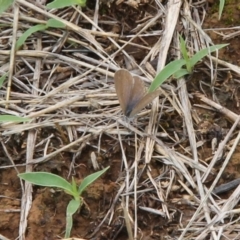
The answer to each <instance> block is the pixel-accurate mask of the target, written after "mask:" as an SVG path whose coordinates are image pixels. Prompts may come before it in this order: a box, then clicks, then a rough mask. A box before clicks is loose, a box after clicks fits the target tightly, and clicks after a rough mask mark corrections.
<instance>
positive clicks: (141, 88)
mask: <svg viewBox="0 0 240 240" xmlns="http://www.w3.org/2000/svg"><path fill="white" fill-rule="evenodd" d="M133 80H134V83H133V88H132V91H131V96H130V101H129V102H128V106H127V109H126V116H128V117H129V116H130V115H132V111H134V108H135V106H136V105H137V104H138V103H139V101H141V99H142V98H143V97H144V95H145V93H146V88H145V85H144V82H143V81H142V79H141V78H140V77H137V76H134V77H133Z"/></svg>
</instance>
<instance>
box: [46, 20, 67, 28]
mask: <svg viewBox="0 0 240 240" xmlns="http://www.w3.org/2000/svg"><path fill="white" fill-rule="evenodd" d="M47 26H48V27H53V28H65V26H66V25H65V24H64V23H62V22H61V21H58V20H57V19H53V18H51V19H49V20H48V21H47Z"/></svg>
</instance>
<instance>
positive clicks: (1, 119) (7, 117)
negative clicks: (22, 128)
mask: <svg viewBox="0 0 240 240" xmlns="http://www.w3.org/2000/svg"><path fill="white" fill-rule="evenodd" d="M30 120H31V119H29V118H24V117H18V116H13V115H0V122H26V121H30Z"/></svg>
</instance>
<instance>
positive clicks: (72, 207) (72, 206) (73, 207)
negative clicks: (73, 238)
mask: <svg viewBox="0 0 240 240" xmlns="http://www.w3.org/2000/svg"><path fill="white" fill-rule="evenodd" d="M81 205H82V200H75V199H72V200H71V201H70V202H69V204H68V206H67V212H66V215H67V216H66V232H65V238H69V237H70V234H71V230H72V225H73V219H72V216H73V214H74V213H75V212H76V211H77V210H78V209H79V208H80V207H81Z"/></svg>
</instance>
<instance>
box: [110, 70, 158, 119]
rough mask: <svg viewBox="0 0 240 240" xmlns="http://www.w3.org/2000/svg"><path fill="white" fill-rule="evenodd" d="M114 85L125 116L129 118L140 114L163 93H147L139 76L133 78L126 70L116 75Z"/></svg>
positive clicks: (119, 71)
mask: <svg viewBox="0 0 240 240" xmlns="http://www.w3.org/2000/svg"><path fill="white" fill-rule="evenodd" d="M114 83H115V89H116V93H117V97H118V100H119V103H120V106H121V108H122V111H123V114H124V115H125V116H127V117H129V118H132V117H133V116H134V115H136V114H137V113H138V112H140V111H141V110H142V109H143V108H144V107H146V106H147V105H148V104H149V103H150V102H152V101H153V99H154V98H156V97H157V96H159V95H160V93H161V91H159V90H156V91H154V92H150V93H146V88H145V85H144V82H143V80H142V79H141V78H140V77H137V76H134V77H133V76H132V75H131V73H130V72H129V71H127V70H125V69H120V70H118V71H117V72H116V73H115V75H114Z"/></svg>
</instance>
